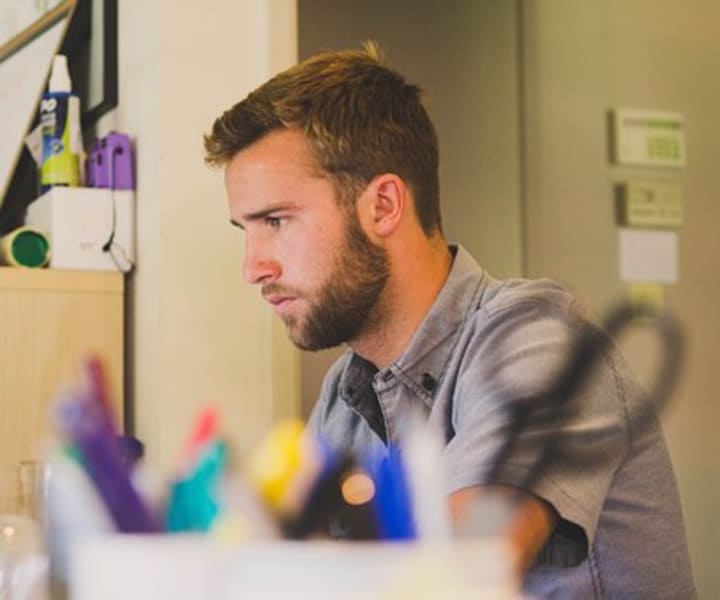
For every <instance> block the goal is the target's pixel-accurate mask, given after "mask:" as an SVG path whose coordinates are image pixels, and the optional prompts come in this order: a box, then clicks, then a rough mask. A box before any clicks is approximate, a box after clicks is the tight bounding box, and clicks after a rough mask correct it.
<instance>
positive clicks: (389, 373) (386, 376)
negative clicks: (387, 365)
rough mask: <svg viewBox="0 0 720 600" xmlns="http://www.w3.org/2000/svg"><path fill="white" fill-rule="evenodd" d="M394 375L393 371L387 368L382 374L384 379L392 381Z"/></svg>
mask: <svg viewBox="0 0 720 600" xmlns="http://www.w3.org/2000/svg"><path fill="white" fill-rule="evenodd" d="M392 377H393V373H392V371H390V370H387V371H385V372H384V373H383V374H382V380H383V381H390V380H391V379H392Z"/></svg>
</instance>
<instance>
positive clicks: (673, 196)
mask: <svg viewBox="0 0 720 600" xmlns="http://www.w3.org/2000/svg"><path fill="white" fill-rule="evenodd" d="M616 208H617V220H618V225H623V226H625V227H641V228H653V229H679V228H680V227H682V224H683V218H684V210H683V199H682V188H681V187H680V186H679V185H677V184H674V183H665V182H663V183H660V182H655V181H631V182H628V183H621V184H619V185H618V186H617V187H616Z"/></svg>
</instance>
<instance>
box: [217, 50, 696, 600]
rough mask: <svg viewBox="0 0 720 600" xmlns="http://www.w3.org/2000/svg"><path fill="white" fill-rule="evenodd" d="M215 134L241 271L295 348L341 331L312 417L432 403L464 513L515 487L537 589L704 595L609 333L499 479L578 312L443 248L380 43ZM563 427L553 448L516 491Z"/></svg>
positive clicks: (669, 484)
mask: <svg viewBox="0 0 720 600" xmlns="http://www.w3.org/2000/svg"><path fill="white" fill-rule="evenodd" d="M205 144H206V151H207V162H208V163H209V164H211V165H215V166H224V167H225V181H226V187H227V194H228V201H229V207H230V214H231V221H232V223H233V224H234V225H236V226H238V227H240V228H241V229H242V230H243V231H244V235H245V263H244V275H245V278H246V279H247V280H248V281H249V282H250V283H253V284H258V285H260V286H261V292H262V295H263V297H264V298H265V300H266V301H267V302H269V303H270V304H271V305H272V307H273V309H274V310H275V312H276V313H277V314H278V315H279V316H280V318H281V319H283V321H284V322H285V324H286V325H287V328H288V331H289V334H290V337H291V338H292V340H293V341H294V343H295V344H296V345H297V346H299V347H300V348H303V349H307V350H318V349H321V348H328V347H332V346H335V345H338V344H341V343H345V344H347V345H348V347H349V350H348V352H347V353H346V354H345V355H344V356H343V357H341V358H340V359H339V360H338V361H337V362H336V364H335V365H334V366H333V367H332V368H331V370H330V372H329V373H328V375H327V376H326V379H325V382H324V384H323V390H322V393H321V398H320V400H319V402H318V404H317V406H316V407H315V410H314V412H313V415H312V417H311V421H310V427H312V428H313V429H314V430H316V431H317V432H319V433H320V434H321V435H322V436H323V437H325V438H326V439H328V440H330V441H331V442H332V443H334V444H335V445H337V446H338V447H340V448H343V449H346V450H350V451H353V452H357V453H359V454H365V455H367V454H379V455H382V454H383V453H384V452H387V448H388V445H389V444H392V443H394V442H397V441H398V439H399V438H400V436H401V435H402V431H403V427H404V426H405V425H406V423H407V421H408V414H409V412H410V411H417V410H421V411H422V412H423V413H424V414H425V415H427V419H428V421H429V422H430V423H432V424H433V425H435V426H436V428H437V429H438V430H439V431H442V432H443V435H444V436H445V439H444V442H445V450H444V453H445V454H444V460H445V464H446V469H447V475H448V477H447V493H448V501H449V505H450V509H451V514H452V515H453V517H454V519H455V520H456V521H457V522H462V521H463V518H465V517H467V515H468V511H469V507H471V506H473V504H474V500H475V499H476V498H480V497H482V495H483V494H485V493H487V491H488V490H489V489H491V488H492V490H493V491H500V493H506V494H516V493H520V494H521V497H522V503H521V508H520V510H518V512H517V518H516V519H515V521H514V526H513V528H512V531H511V532H510V537H511V540H512V543H513V547H514V548H515V550H516V553H517V564H518V566H519V567H520V568H521V569H524V570H526V572H525V579H524V585H525V590H526V591H527V592H529V593H532V594H537V595H539V596H559V597H566V598H591V597H596V598H600V597H647V598H661V597H668V598H687V597H692V596H693V595H694V589H693V583H692V577H691V574H690V566H689V561H688V557H687V549H686V546H685V538H684V531H683V525H682V518H681V512H680V506H679V501H678V497H677V492H676V489H675V482H674V477H673V473H672V469H671V466H670V462H669V457H668V455H667V450H666V448H665V443H664V440H663V437H662V433H661V432H660V429H659V426H658V424H657V422H656V421H655V420H652V421H651V423H650V425H648V426H646V427H643V428H639V427H636V424H637V419H636V417H637V415H638V414H640V412H642V411H643V398H642V394H641V392H640V391H639V389H638V387H637V386H636V385H635V384H634V383H633V382H632V380H631V379H630V377H629V376H628V375H627V373H626V372H625V370H624V366H623V363H622V361H621V359H620V358H619V357H618V356H617V353H616V352H615V351H610V352H607V353H605V355H604V356H603V360H602V361H600V362H601V364H600V366H599V367H598V368H596V369H595V371H594V372H593V377H592V381H591V382H590V383H589V384H588V385H586V386H585V387H584V388H583V390H582V392H581V393H579V394H577V396H578V397H577V398H573V399H571V400H570V402H569V408H568V411H566V413H565V414H564V415H563V416H562V418H560V417H559V416H558V418H557V419H555V420H554V421H553V420H550V421H548V420H547V419H546V420H542V421H538V422H534V421H531V422H530V423H529V424H528V426H527V427H526V428H525V429H524V430H523V432H522V433H521V435H520V436H519V438H518V440H517V443H516V444H515V445H514V446H513V450H512V452H511V453H510V455H509V456H506V457H505V458H503V464H502V465H501V466H502V468H501V469H499V470H498V471H497V472H498V473H499V475H498V476H497V478H496V479H495V480H494V481H488V474H489V473H490V469H491V466H492V465H493V461H494V459H495V458H496V457H497V456H498V452H499V448H500V447H501V445H502V443H503V440H504V437H505V432H506V429H505V428H504V425H505V422H506V420H507V418H508V417H507V415H508V413H507V407H508V405H509V403H512V402H513V399H515V398H520V397H527V395H528V394H532V393H533V391H537V390H538V389H541V388H542V387H543V386H544V385H546V384H547V382H548V380H549V377H550V374H552V373H554V372H555V371H556V370H557V369H558V368H559V366H560V365H561V364H563V362H564V360H565V359H566V356H567V353H568V347H569V344H568V341H569V339H570V337H571V336H572V335H573V333H574V331H575V330H576V328H577V327H579V325H580V323H581V322H582V321H581V319H580V316H579V313H578V311H577V309H576V306H575V304H576V303H575V302H574V300H573V298H572V297H571V296H570V295H569V294H568V293H567V292H565V291H564V290H563V289H562V288H560V287H559V286H557V285H556V284H554V283H552V282H549V281H545V280H541V281H523V280H513V281H505V282H501V281H496V280H494V279H492V278H491V277H490V276H489V275H488V274H486V273H485V272H484V271H483V270H482V269H481V268H480V267H479V266H478V265H477V264H476V263H475V261H474V260H473V259H472V258H471V257H470V256H469V255H468V253H467V252H466V251H464V250H463V249H462V248H461V247H458V246H448V244H447V242H446V241H445V239H444V237H443V234H442V228H441V220H440V207H439V185H438V150H437V140H436V135H435V131H434V128H433V125H432V123H431V121H430V119H429V117H428V114H427V112H426V111H425V109H424V107H423V105H422V102H421V99H420V90H419V89H418V88H417V87H415V86H413V85H410V84H408V83H407V82H406V81H405V80H404V78H403V77H402V76H401V75H399V74H398V73H397V72H395V71H393V70H391V69H390V68H388V67H387V66H385V65H384V64H383V62H382V60H381V59H380V57H379V56H378V54H377V51H376V50H375V49H374V47H372V46H368V47H367V48H366V49H365V50H364V51H342V52H330V53H324V54H320V55H317V56H315V57H312V58H310V59H309V60H307V61H305V62H303V63H301V64H300V65H297V66H295V67H293V68H291V69H289V70H287V71H285V72H283V73H281V74H279V75H277V76H276V77H274V78H273V79H271V80H270V81H268V82H267V83H265V84H264V85H262V86H260V87H259V88H258V89H257V90H255V91H254V92H252V93H251V94H249V95H248V97H247V98H246V99H244V100H243V101H241V102H239V103H238V104H237V105H235V106H234V107H232V108H231V109H230V110H228V111H227V112H225V113H224V114H223V115H222V116H221V117H220V118H218V119H217V120H216V122H215V123H214V125H213V128H212V132H211V134H210V135H209V136H207V137H206V139H205ZM556 435H562V436H563V438H562V439H563V445H562V448H563V452H564V453H565V454H564V455H563V457H562V459H561V460H554V461H551V462H550V463H549V464H547V465H546V466H545V468H544V469H543V471H542V473H541V474H540V477H538V478H537V479H535V480H533V481H532V483H531V484H528V486H527V489H518V488H520V487H521V486H523V484H524V482H527V481H528V478H527V475H528V473H529V472H530V471H531V470H532V465H533V464H534V463H535V462H536V461H537V457H538V448H539V447H542V445H543V442H544V441H545V440H547V439H550V438H552V437H553V436H556ZM588 454H591V455H592V458H593V460H592V462H591V463H589V462H587V461H584V460H579V458H582V457H585V458H587V455H588ZM587 464H592V468H590V469H589V468H587V467H586V465H587ZM584 465H585V466H584Z"/></svg>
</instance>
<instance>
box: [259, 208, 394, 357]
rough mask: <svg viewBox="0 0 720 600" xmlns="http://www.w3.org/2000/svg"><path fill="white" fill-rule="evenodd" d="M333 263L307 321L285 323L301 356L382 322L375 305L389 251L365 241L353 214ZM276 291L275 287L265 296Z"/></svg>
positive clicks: (385, 274) (385, 275)
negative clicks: (343, 241)
mask: <svg viewBox="0 0 720 600" xmlns="http://www.w3.org/2000/svg"><path fill="white" fill-rule="evenodd" d="M333 262H334V264H333V268H332V271H331V273H330V275H329V276H328V277H327V279H326V280H325V281H324V282H323V284H322V285H321V286H320V289H319V291H318V292H317V294H316V298H315V299H314V300H313V301H312V302H311V303H310V308H309V310H308V312H307V315H306V316H305V317H300V318H298V317H295V316H291V315H287V316H285V317H283V320H284V322H285V325H287V327H288V332H289V335H290V339H291V340H292V342H293V343H294V344H295V345H296V346H297V347H298V348H300V349H302V350H323V349H325V348H332V347H334V346H338V345H340V344H342V343H344V342H349V341H351V340H353V339H355V338H357V336H358V335H359V334H361V333H362V332H363V331H366V330H368V329H369V328H370V327H372V326H374V325H376V324H377V323H378V322H380V321H381V320H382V314H381V312H382V311H381V307H380V303H379V300H380V297H381V294H382V291H383V290H384V289H385V285H386V283H387V281H388V278H389V276H390V260H389V258H388V255H387V251H386V250H385V249H383V248H381V247H380V246H376V245H375V244H373V243H372V241H371V240H370V238H368V237H367V235H366V234H365V232H364V231H363V230H362V227H361V226H360V223H359V221H358V219H357V216H356V215H355V214H354V213H352V214H350V215H349V216H348V223H347V231H346V243H345V245H344V246H343V247H342V249H341V250H340V251H339V253H337V254H336V255H335V257H334V260H333ZM274 291H276V289H274V286H273V284H270V285H268V286H267V288H266V290H264V292H266V293H271V292H274ZM277 291H280V290H277Z"/></svg>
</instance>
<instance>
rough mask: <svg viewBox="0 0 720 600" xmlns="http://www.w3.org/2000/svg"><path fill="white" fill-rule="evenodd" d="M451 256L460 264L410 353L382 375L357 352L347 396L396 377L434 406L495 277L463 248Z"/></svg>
mask: <svg viewBox="0 0 720 600" xmlns="http://www.w3.org/2000/svg"><path fill="white" fill-rule="evenodd" d="M450 251H451V252H452V253H453V254H454V259H453V263H452V266H451V268H450V272H449V273H448V277H447V279H446V281H445V283H444V284H443V287H442V288H441V290H440V292H439V294H438V296H437V298H436V299H435V302H434V303H433V304H432V306H431V307H430V310H429V311H428V313H427V315H425V318H424V319H423V321H422V323H421V324H420V326H419V327H418V329H417V330H416V331H415V334H414V335H413V337H412V339H411V340H410V344H409V345H408V347H407V348H406V349H405V351H404V352H403V353H402V354H401V355H400V357H399V358H398V359H397V360H396V361H395V362H393V363H392V364H391V365H390V366H388V367H387V368H385V369H382V370H381V371H377V372H373V371H372V370H370V369H368V368H367V367H368V365H367V362H366V361H364V360H363V359H361V358H360V357H359V356H357V355H355V354H354V353H353V354H352V356H351V359H350V361H348V364H347V365H346V368H345V371H344V373H343V375H342V378H341V382H340V385H341V387H340V389H341V395H345V394H344V393H343V392H344V391H345V390H349V389H350V388H355V389H357V386H358V384H359V383H360V382H363V380H364V382H367V380H368V378H372V377H373V376H374V378H375V379H377V380H378V385H379V386H381V387H382V385H383V382H384V381H388V380H389V379H390V377H389V372H392V374H393V375H395V376H397V377H398V378H400V379H401V380H403V382H404V383H405V384H406V385H409V386H410V387H412V388H413V390H414V391H415V392H416V394H417V395H419V396H420V397H421V398H422V399H423V401H424V402H425V404H426V405H428V407H431V406H432V402H433V396H434V391H435V390H436V389H437V388H438V386H439V384H440V382H441V380H442V377H443V373H444V370H445V367H446V365H447V363H448V360H449V359H450V355H451V353H452V350H453V348H454V347H455V344H456V342H457V339H458V336H459V335H460V332H461V331H462V324H463V323H464V322H465V321H466V320H467V319H468V318H469V316H470V315H471V314H472V313H473V312H474V308H475V307H476V306H477V305H478V304H479V303H480V298H481V296H482V293H483V292H484V290H485V289H486V288H487V285H488V281H489V276H487V275H486V274H485V272H484V271H483V270H482V269H481V268H480V266H479V265H478V264H477V263H476V262H475V260H474V259H473V258H472V256H471V255H470V254H469V253H468V252H467V251H466V250H465V249H464V248H463V247H462V246H460V245H451V246H450ZM361 385H362V384H361ZM365 385H367V383H365ZM346 400H347V398H346Z"/></svg>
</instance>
